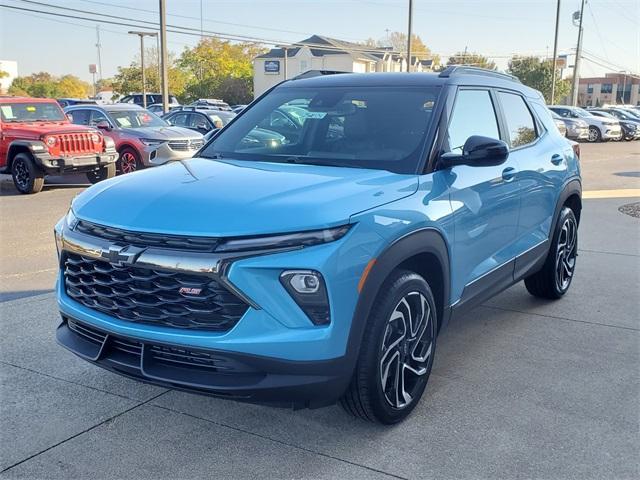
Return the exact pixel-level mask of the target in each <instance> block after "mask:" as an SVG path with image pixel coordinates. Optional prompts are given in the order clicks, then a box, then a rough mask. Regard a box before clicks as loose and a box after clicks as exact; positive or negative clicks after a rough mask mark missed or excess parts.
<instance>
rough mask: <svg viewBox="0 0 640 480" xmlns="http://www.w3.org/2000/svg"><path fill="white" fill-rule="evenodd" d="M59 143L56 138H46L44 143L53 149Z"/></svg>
mask: <svg viewBox="0 0 640 480" xmlns="http://www.w3.org/2000/svg"><path fill="white" fill-rule="evenodd" d="M57 141H58V139H57V138H56V137H46V138H45V139H44V142H45V143H46V144H47V145H48V146H50V147H53V146H54V145H55V144H56V142H57Z"/></svg>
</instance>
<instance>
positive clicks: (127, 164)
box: [117, 147, 144, 174]
mask: <svg viewBox="0 0 640 480" xmlns="http://www.w3.org/2000/svg"><path fill="white" fill-rule="evenodd" d="M117 164H118V171H119V172H120V173H121V174H125V173H132V172H135V171H136V170H141V169H142V168H143V167H144V166H143V165H142V160H141V159H140V155H138V152H136V151H135V150H134V149H133V148H130V147H125V148H123V149H122V150H121V151H120V157H119V158H118V161H117Z"/></svg>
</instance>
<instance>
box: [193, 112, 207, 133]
mask: <svg viewBox="0 0 640 480" xmlns="http://www.w3.org/2000/svg"><path fill="white" fill-rule="evenodd" d="M189 126H190V127H191V128H195V129H197V130H206V131H209V130H211V127H210V126H209V122H208V121H207V119H206V118H205V116H204V115H201V114H199V113H192V114H191V120H190V122H189Z"/></svg>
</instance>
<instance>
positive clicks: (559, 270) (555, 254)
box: [524, 207, 578, 300]
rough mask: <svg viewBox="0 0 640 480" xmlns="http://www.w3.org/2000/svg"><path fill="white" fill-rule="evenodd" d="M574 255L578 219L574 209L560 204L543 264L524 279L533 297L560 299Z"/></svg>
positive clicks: (572, 271) (571, 273) (567, 284)
mask: <svg viewBox="0 0 640 480" xmlns="http://www.w3.org/2000/svg"><path fill="white" fill-rule="evenodd" d="M568 245H569V246H568ZM577 256H578V222H577V220H576V216H575V215H574V213H573V210H571V209H570V208H569V207H563V208H562V211H561V212H560V216H559V217H558V221H557V222H556V226H555V230H554V233H553V239H552V241H551V247H550V248H549V253H548V254H547V259H546V261H545V263H544V266H543V267H542V269H541V270H540V271H539V272H537V273H534V274H533V275H530V276H529V277H527V278H525V280H524V284H525V286H526V287H527V290H528V291H529V293H530V294H531V295H533V296H534V297H540V298H548V299H551V300H557V299H558V298H561V297H562V296H563V295H564V294H565V293H567V291H568V290H569V287H570V286H571V281H572V280H573V276H574V274H575V268H576V258H577Z"/></svg>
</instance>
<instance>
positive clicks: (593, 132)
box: [587, 126, 602, 143]
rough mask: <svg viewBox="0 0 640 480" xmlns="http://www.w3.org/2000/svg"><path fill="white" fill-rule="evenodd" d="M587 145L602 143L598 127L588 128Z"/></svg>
mask: <svg viewBox="0 0 640 480" xmlns="http://www.w3.org/2000/svg"><path fill="white" fill-rule="evenodd" d="M587 141H588V142H589V143H597V142H601V141H602V134H601V133H600V129H599V128H598V127H594V126H591V127H589V137H588V138H587Z"/></svg>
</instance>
